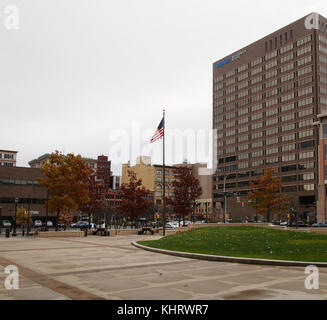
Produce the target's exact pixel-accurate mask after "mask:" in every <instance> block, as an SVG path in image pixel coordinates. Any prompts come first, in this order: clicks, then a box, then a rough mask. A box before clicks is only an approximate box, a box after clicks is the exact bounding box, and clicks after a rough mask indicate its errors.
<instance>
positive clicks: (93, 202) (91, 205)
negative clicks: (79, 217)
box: [80, 173, 108, 223]
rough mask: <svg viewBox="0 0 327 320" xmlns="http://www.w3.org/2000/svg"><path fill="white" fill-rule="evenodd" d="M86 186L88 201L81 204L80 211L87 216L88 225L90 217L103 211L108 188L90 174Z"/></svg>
mask: <svg viewBox="0 0 327 320" xmlns="http://www.w3.org/2000/svg"><path fill="white" fill-rule="evenodd" d="M88 184H89V191H88V192H89V199H90V201H88V202H87V203H82V204H81V206H80V209H81V210H82V211H84V212H86V213H87V214H88V217H89V223H91V215H93V214H94V213H97V212H103V211H104V210H105V204H106V203H105V202H106V191H107V189H108V187H107V186H106V184H105V183H104V181H103V179H98V178H97V175H96V173H92V174H90V176H89V178H88Z"/></svg>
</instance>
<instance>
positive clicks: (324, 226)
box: [311, 221, 327, 228]
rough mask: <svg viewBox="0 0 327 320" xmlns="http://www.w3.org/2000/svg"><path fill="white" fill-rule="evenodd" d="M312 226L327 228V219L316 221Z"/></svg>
mask: <svg viewBox="0 0 327 320" xmlns="http://www.w3.org/2000/svg"><path fill="white" fill-rule="evenodd" d="M311 227H312V228H327V221H322V222H319V223H314V224H313V225H312V226H311Z"/></svg>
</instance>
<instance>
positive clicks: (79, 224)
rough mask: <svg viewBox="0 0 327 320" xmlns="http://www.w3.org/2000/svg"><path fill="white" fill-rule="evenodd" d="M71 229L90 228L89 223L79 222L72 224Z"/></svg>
mask: <svg viewBox="0 0 327 320" xmlns="http://www.w3.org/2000/svg"><path fill="white" fill-rule="evenodd" d="M71 227H72V228H80V229H85V228H90V227H89V222H88V221H78V222H76V223H73V224H71Z"/></svg>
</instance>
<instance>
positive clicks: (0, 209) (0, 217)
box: [0, 206, 2, 235]
mask: <svg viewBox="0 0 327 320" xmlns="http://www.w3.org/2000/svg"><path fill="white" fill-rule="evenodd" d="M1 225H2V206H0V235H1Z"/></svg>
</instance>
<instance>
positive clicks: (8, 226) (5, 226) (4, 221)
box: [1, 220, 11, 228]
mask: <svg viewBox="0 0 327 320" xmlns="http://www.w3.org/2000/svg"><path fill="white" fill-rule="evenodd" d="M1 225H2V226H3V227H4V228H10V227H11V223H10V222H9V221H8V220H2V222H1Z"/></svg>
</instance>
